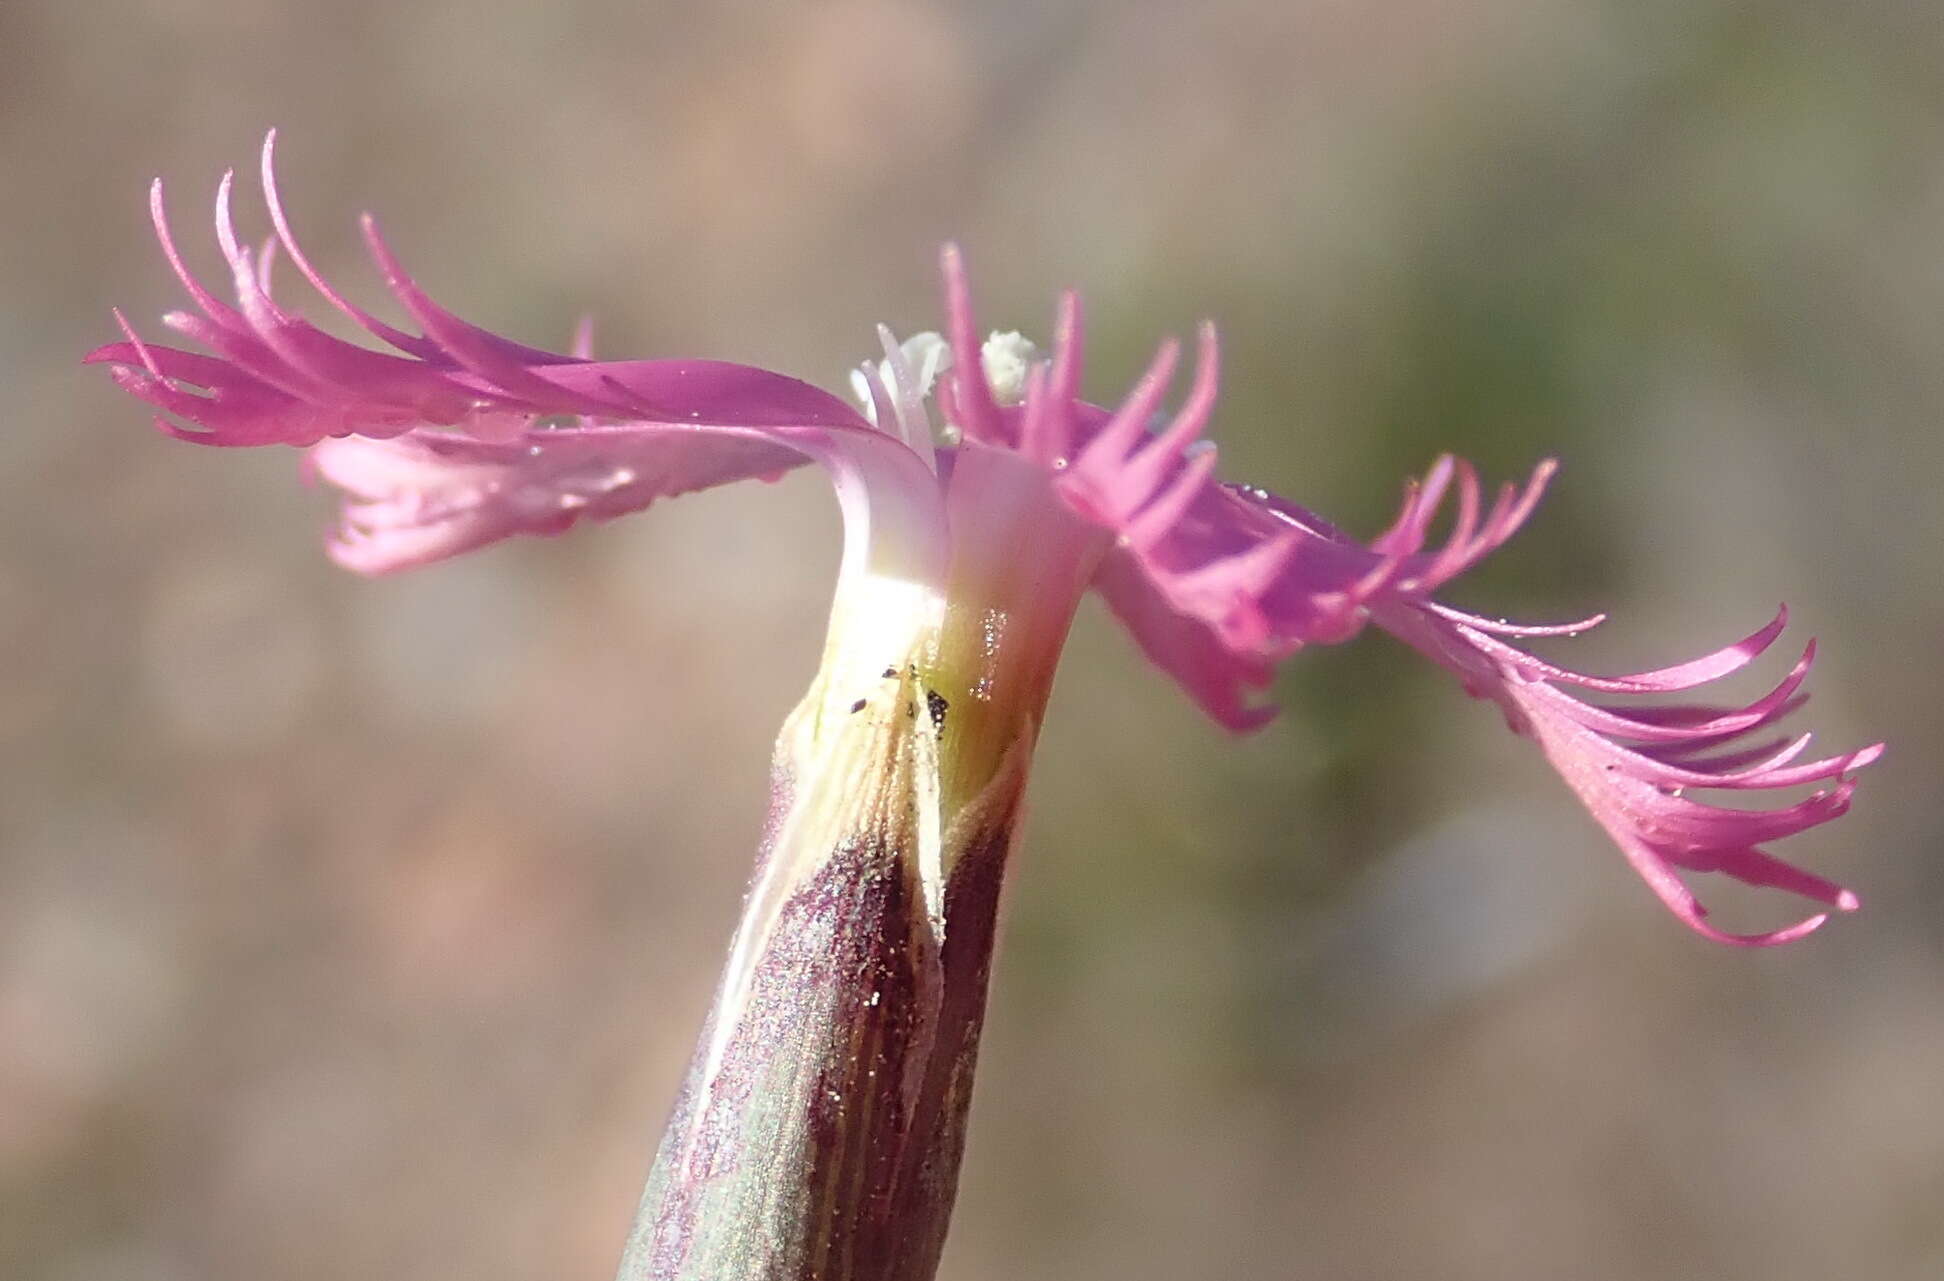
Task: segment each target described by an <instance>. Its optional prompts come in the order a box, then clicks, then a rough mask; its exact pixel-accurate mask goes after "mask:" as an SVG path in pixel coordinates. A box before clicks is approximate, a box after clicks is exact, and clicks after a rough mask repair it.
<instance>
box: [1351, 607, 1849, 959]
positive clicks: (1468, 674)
mask: <svg viewBox="0 0 1944 1281" xmlns="http://www.w3.org/2000/svg"><path fill="white" fill-rule="evenodd" d="M1373 616H1374V618H1375V620H1376V622H1377V623H1378V624H1379V625H1380V626H1382V627H1384V628H1385V629H1386V630H1388V631H1390V632H1392V633H1394V634H1395V635H1397V636H1398V637H1399V638H1401V639H1402V640H1404V641H1405V642H1406V643H1408V644H1410V645H1411V646H1412V647H1414V648H1416V649H1418V650H1419V651H1421V652H1423V653H1424V654H1426V655H1428V656H1429V657H1431V658H1432V659H1434V660H1435V661H1437V662H1438V663H1439V664H1441V665H1442V666H1444V667H1446V668H1448V669H1450V670H1451V671H1452V672H1453V673H1454V674H1456V675H1457V676H1458V678H1459V679H1460V680H1461V681H1462V682H1463V683H1464V685H1465V688H1466V689H1467V690H1469V691H1470V692H1471V693H1473V694H1474V695H1476V696H1478V697H1481V698H1489V699H1491V700H1492V701H1493V702H1495V703H1497V704H1498V705H1499V706H1500V708H1501V709H1503V711H1504V712H1505V716H1506V721H1507V723H1508V724H1510V725H1511V726H1512V728H1513V729H1514V730H1516V731H1517V732H1519V733H1521V734H1523V735H1525V736H1526V737H1529V738H1531V739H1532V740H1534V741H1535V742H1536V743H1538V744H1539V748H1540V751H1542V752H1543V753H1544V754H1545V756H1546V759H1547V760H1548V761H1549V762H1551V764H1552V766H1553V768H1554V769H1555V770H1557V771H1558V772H1559V775H1560V777H1561V778H1562V779H1564V780H1565V782H1566V784H1567V786H1569V787H1571V788H1572V789H1573V792H1574V794H1575V795H1577V796H1578V797H1579V799H1580V802H1581V803H1582V804H1583V805H1585V806H1586V808H1587V811H1588V812H1589V813H1590V814H1592V816H1593V818H1594V819H1595V820H1596V821H1597V822H1598V823H1599V824H1600V826H1601V827H1603V828H1604V829H1606V831H1607V833H1608V835H1610V836H1611V837H1612V838H1613V840H1614V842H1615V844H1617V845H1618V846H1619V847H1620V849H1621V851H1622V852H1623V853H1624V854H1625V855H1626V857H1627V860H1628V862H1629V863H1631V864H1632V865H1633V867H1634V869H1635V870H1636V871H1637V872H1639V873H1640V875H1641V877H1642V878H1643V879H1644V880H1645V881H1646V882H1647V884H1648V885H1649V886H1650V887H1651V888H1652V889H1653V890H1654V892H1655V893H1656V894H1657V895H1658V896H1659V897H1660V899H1661V900H1662V902H1664V903H1665V904H1666V905H1667V906H1668V907H1669V908H1670V909H1671V910H1672V911H1673V912H1674V914H1675V915H1676V916H1678V917H1680V918H1681V920H1682V921H1684V922H1685V923H1686V924H1687V925H1689V926H1690V927H1691V928H1693V929H1694V930H1695V931H1696V932H1698V933H1700V934H1703V935H1705V936H1706V937H1708V938H1711V939H1714V940H1717V941H1719V942H1725V943H1735V944H1742V945H1754V946H1767V945H1773V944H1777V943H1785V942H1788V941H1790V940H1791V939H1795V938H1800V937H1801V936H1802V935H1804V934H1806V933H1808V932H1809V931H1810V930H1813V929H1815V928H1816V927H1817V926H1819V925H1821V924H1822V922H1823V920H1824V919H1825V918H1826V914H1817V915H1814V916H1811V917H1808V918H1805V919H1803V920H1801V921H1798V922H1796V923H1795V924H1793V925H1790V926H1787V927H1785V928H1782V929H1779V930H1774V931H1770V932H1767V933H1758V934H1730V933H1726V932H1724V931H1721V930H1719V929H1717V928H1715V927H1714V926H1713V925H1711V924H1710V923H1709V922H1708V921H1707V919H1706V918H1707V909H1706V908H1705V907H1703V906H1702V905H1701V903H1700V901H1699V900H1698V899H1697V898H1696V897H1695V895H1694V893H1693V892H1692V891H1691V890H1690V889H1689V888H1688V887H1687V886H1686V885H1685V884H1684V883H1683V882H1682V880H1681V878H1680V876H1679V875H1678V871H1681V870H1684V871H1691V872H1719V873H1721V874H1723V875H1726V876H1730V877H1733V878H1734V879H1736V880H1739V881H1742V882H1744V883H1746V884H1749V885H1754V886H1759V887H1764V888H1772V889H1780V890H1785V891H1787V892H1789V893H1793V894H1796V895H1799V896H1802V897H1806V898H1809V899H1811V900H1813V901H1815V902H1818V903H1821V904H1824V905H1825V906H1829V907H1834V908H1837V909H1839V910H1842V911H1851V910H1854V908H1855V907H1856V906H1857V901H1856V896H1855V895H1853V894H1851V893H1850V892H1849V891H1848V890H1845V889H1843V888H1842V887H1840V886H1838V885H1835V884H1834V883H1832V882H1830V881H1826V880H1824V879H1822V878H1821V877H1818V876H1814V875H1812V874H1811V873H1808V872H1805V871H1802V870H1801V869H1799V868H1796V867H1793V866H1790V865H1789V864H1787V863H1784V862H1782V861H1781V860H1779V859H1777V858H1775V857H1774V856H1773V855H1771V854H1769V853H1768V852H1767V851H1765V850H1762V849H1760V848H1757V847H1758V846H1760V845H1762V844H1764V843H1767V842H1770V841H1776V840H1781V839H1783V838H1784V837H1788V836H1793V835H1795V834H1797V833H1799V832H1804V831H1807V830H1808V829H1810V828H1812V827H1816V826H1819V825H1821V824H1823V823H1827V822H1829V821H1830V820H1831V819H1834V818H1837V817H1840V816H1841V815H1842V814H1844V813H1846V812H1847V811H1848V809H1849V805H1850V797H1851V795H1852V793H1854V791H1855V790H1856V779H1855V777H1854V775H1855V774H1856V772H1857V771H1858V770H1860V769H1862V768H1863V767H1865V766H1867V765H1869V764H1870V763H1871V762H1873V761H1875V760H1876V759H1877V758H1878V757H1879V756H1881V755H1882V753H1883V745H1882V744H1881V743H1877V744H1873V745H1871V746H1868V747H1864V748H1861V749H1859V750H1857V751H1853V752H1847V753H1844V754H1842V755H1837V756H1828V757H1824V758H1822V759H1819V760H1814V761H1809V762H1806V763H1801V764H1798V763H1797V758H1798V757H1800V756H1801V755H1802V754H1803V752H1804V751H1805V750H1806V749H1807V747H1808V744H1809V736H1808V735H1806V734H1805V735H1802V736H1800V737H1797V738H1794V739H1790V740H1784V741H1780V742H1778V741H1777V740H1775V739H1773V738H1770V739H1767V740H1766V741H1761V742H1755V743H1748V742H1746V741H1745V740H1746V739H1748V738H1749V737H1750V736H1753V735H1756V734H1758V733H1760V732H1761V731H1763V730H1765V729H1767V727H1769V726H1770V725H1772V724H1773V723H1774V722H1775V721H1776V720H1778V719H1780V717H1781V716H1782V715H1784V714H1786V713H1787V711H1788V710H1790V709H1791V708H1792V707H1794V706H1796V705H1797V704H1798V703H1799V702H1800V697H1799V696H1798V694H1797V692H1796V691H1797V689H1798V687H1799V686H1800V685H1801V683H1802V681H1803V678H1804V677H1805V676H1806V675H1807V673H1808V668H1809V664H1810V663H1811V662H1812V661H1813V659H1814V657H1815V647H1814V645H1813V644H1811V645H1810V646H1809V647H1808V648H1807V650H1806V652H1805V653H1804V655H1803V657H1802V659H1801V660H1800V661H1799V662H1798V663H1797V664H1796V665H1795V667H1794V668H1793V669H1791V671H1790V673H1789V674H1788V676H1787V677H1785V678H1784V679H1783V681H1782V682H1781V683H1780V684H1779V685H1777V686H1776V687H1775V689H1773V690H1771V691H1770V692H1769V693H1767V694H1765V695H1763V696H1762V697H1761V698H1758V699H1756V700H1754V701H1753V702H1751V703H1749V704H1747V705H1746V706H1745V707H1742V708H1720V707H1684V708H1668V707H1664V706H1663V707H1652V706H1649V707H1636V708H1625V709H1622V708H1610V707H1601V706H1597V705H1594V704H1589V703H1585V702H1582V701H1580V700H1578V699H1575V698H1573V697H1571V696H1569V695H1567V694H1566V693H1565V692H1564V691H1563V690H1562V689H1561V688H1560V686H1561V685H1577V686H1580V687H1582V688H1588V689H1594V690H1600V691H1604V692H1608V693H1615V694H1622V695H1643V694H1657V693H1660V692H1663V691H1666V690H1675V689H1687V688H1691V687H1692V686H1694V685H1696V684H1699V683H1702V682H1704V681H1709V680H1715V679H1719V678H1720V677H1721V676H1724V675H1726V674H1728V673H1729V672H1732V671H1734V670H1736V669H1738V668H1740V667H1741V666H1743V665H1744V664H1745V663H1747V662H1748V661H1749V659H1750V658H1752V657H1754V656H1755V655H1756V654H1759V653H1761V652H1762V651H1763V650H1766V649H1767V648H1768V647H1769V646H1771V645H1772V644H1773V643H1774V641H1775V639H1776V637H1777V636H1778V635H1779V633H1780V625H1781V624H1782V623H1783V622H1784V621H1786V618H1787V614H1786V612H1778V614H1777V616H1776V619H1775V620H1774V621H1772V622H1770V623H1769V624H1767V625H1765V626H1764V627H1762V628H1760V629H1759V630H1757V631H1756V632H1755V633H1753V634H1752V635H1750V636H1749V637H1746V638H1744V639H1743V640H1741V641H1738V642H1736V643H1735V644H1733V645H1729V646H1725V647H1723V648H1722V649H1719V650H1715V651H1713V652H1711V653H1709V654H1706V655H1704V656H1702V657H1701V658H1698V659H1695V660H1693V661H1691V662H1688V663H1682V664H1678V665H1676V666H1673V667H1667V668H1662V669H1659V670H1658V671H1654V672H1646V673H1640V674H1637V675H1634V676H1629V677H1595V676H1589V675H1587V674H1585V673H1582V672H1575V671H1571V670H1569V669H1566V668H1562V667H1557V666H1555V665H1553V664H1550V663H1545V662H1542V661H1541V660H1539V659H1536V658H1533V657H1532V656H1531V655H1528V654H1525V653H1523V652H1522V651H1519V650H1516V649H1513V648H1512V647H1511V646H1509V645H1507V644H1505V643H1504V642H1503V641H1500V640H1498V639H1496V638H1494V637H1489V636H1487V635H1485V634H1484V632H1482V631H1481V630H1480V629H1478V628H1477V627H1474V626H1471V625H1469V621H1468V619H1469V616H1467V615H1462V614H1459V613H1457V611H1454V610H1449V609H1445V608H1443V607H1441V606H1435V605H1430V604H1427V603H1424V602H1420V601H1414V600H1411V599H1409V598H1404V597H1399V598H1395V599H1391V600H1387V601H1385V602H1383V603H1382V604H1381V605H1379V606H1378V607H1377V608H1376V609H1375V611H1374V614H1373ZM1719 749H1727V750H1725V751H1724V750H1719ZM1696 751H1708V752H1712V753H1713V754H1712V755H1708V756H1705V757H1696V756H1694V755H1693V753H1694V752H1696ZM1684 753H1685V754H1684ZM1814 783H1826V784H1829V786H1827V787H1825V788H1823V789H1822V790H1819V791H1816V792H1814V793H1811V794H1810V795H1808V796H1806V797H1803V798H1801V799H1799V800H1795V801H1792V802H1787V803H1783V804H1779V805H1774V806H1771V807H1769V808H1756V809H1736V808H1728V807H1726V806H1722V805H1715V804H1711V803H1709V802H1707V801H1704V800H1698V799H1696V798H1695V797H1694V796H1693V795H1692V794H1691V793H1693V792H1695V791H1707V790H1719V791H1724V792H1733V793H1738V794H1746V793H1748V792H1751V791H1756V792H1767V793H1773V792H1778V791H1783V790H1786V789H1791V788H1796V787H1801V786H1804V785H1808V784H1814Z"/></svg>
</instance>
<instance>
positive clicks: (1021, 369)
mask: <svg viewBox="0 0 1944 1281" xmlns="http://www.w3.org/2000/svg"><path fill="white" fill-rule="evenodd" d="M1038 357H1039V348H1038V347H1035V346H1034V345H1033V342H1032V340H1031V339H1029V338H1027V337H1025V336H1024V335H1023V334H1021V333H1019V332H1018V331H1017V330H1012V331H1009V332H1007V333H1000V332H999V331H997V330H994V331H993V332H992V335H991V336H990V337H988V338H987V339H986V340H985V345H984V346H982V347H980V348H979V364H980V365H981V366H983V367H984V369H985V376H986V384H987V385H988V386H990V387H991V388H992V399H993V400H994V401H995V402H996V403H997V404H999V405H1000V406H1002V407H1005V406H1011V405H1017V404H1019V403H1021V402H1022V401H1024V400H1025V399H1026V374H1027V371H1028V370H1030V369H1031V368H1032V367H1033V362H1034V360H1036V359H1037V358H1038Z"/></svg>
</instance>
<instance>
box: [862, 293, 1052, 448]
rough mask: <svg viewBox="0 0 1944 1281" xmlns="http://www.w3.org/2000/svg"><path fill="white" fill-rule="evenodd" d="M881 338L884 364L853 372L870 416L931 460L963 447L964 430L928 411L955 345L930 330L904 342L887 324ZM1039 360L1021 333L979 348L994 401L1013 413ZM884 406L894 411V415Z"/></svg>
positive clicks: (995, 337)
mask: <svg viewBox="0 0 1944 1281" xmlns="http://www.w3.org/2000/svg"><path fill="white" fill-rule="evenodd" d="M878 339H879V341H880V342H881V343H882V344H883V346H884V359H883V360H881V361H870V360H867V361H864V362H862V363H861V364H860V365H858V367H857V368H855V369H853V370H851V376H850V384H851V394H852V395H853V396H855V397H856V398H857V402H858V404H859V405H860V406H862V408H863V410H864V416H865V417H866V418H868V419H870V420H871V422H872V423H873V424H874V425H876V426H877V427H879V428H881V429H883V430H885V431H887V432H890V433H891V434H893V435H895V436H897V437H898V438H899V439H900V440H903V441H904V442H905V443H906V444H908V445H910V446H911V447H912V448H913V449H914V450H917V451H918V452H919V454H920V456H921V457H924V458H926V459H927V460H930V458H931V451H932V449H933V448H939V447H942V448H945V449H955V448H957V447H958V446H959V444H960V443H962V442H963V440H964V439H965V433H964V431H963V430H962V429H961V428H960V427H959V425H958V424H957V423H954V422H950V421H948V420H946V419H945V418H944V416H943V415H942V414H941V415H940V416H939V421H938V423H937V425H936V426H935V427H934V426H933V424H932V421H931V415H930V413H929V411H928V409H927V403H928V402H930V401H931V395H932V390H933V388H935V387H937V385H938V380H939V378H940V377H941V376H943V375H944V374H945V373H947V372H949V371H950V370H951V368H952V347H951V344H950V343H948V342H946V341H945V339H944V338H943V337H941V336H940V335H939V334H938V333H937V332H935V331H933V330H930V329H926V330H923V331H921V332H919V333H915V334H913V335H911V337H909V338H906V339H905V340H904V341H903V342H899V341H898V340H897V338H896V337H895V336H894V335H893V334H892V333H891V331H890V330H889V329H888V328H886V327H885V326H883V325H879V326H878ZM1038 359H1039V348H1038V347H1037V346H1035V345H1034V343H1033V341H1032V339H1030V338H1027V337H1026V336H1025V335H1023V334H1021V333H1020V332H1019V331H1018V330H1008V331H1006V332H1004V333H1001V332H1000V331H998V330H996V329H995V330H994V331H993V332H992V333H991V334H990V335H989V336H987V338H986V340H985V343H984V344H983V345H982V346H981V347H980V349H979V364H980V366H981V369H982V372H984V374H985V377H986V384H987V385H988V386H989V387H990V388H991V389H992V399H993V402H994V403H995V404H997V405H999V406H1000V407H1001V408H1007V409H1009V408H1012V407H1013V406H1016V405H1019V404H1021V403H1022V402H1023V401H1024V400H1025V399H1026V375H1027V372H1028V371H1029V370H1030V369H1031V368H1032V367H1033V364H1034V362H1035V361H1037V360H1038ZM880 402H882V406H883V407H888V408H889V410H890V413H889V414H888V415H886V414H885V413H884V412H883V407H881V406H880ZM936 407H937V406H936V405H932V406H931V408H936ZM887 418H888V419H889V421H886V419H887ZM921 445H922V446H923V448H921Z"/></svg>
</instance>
